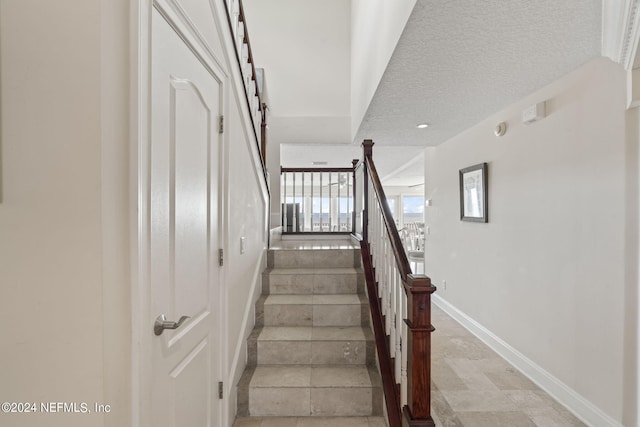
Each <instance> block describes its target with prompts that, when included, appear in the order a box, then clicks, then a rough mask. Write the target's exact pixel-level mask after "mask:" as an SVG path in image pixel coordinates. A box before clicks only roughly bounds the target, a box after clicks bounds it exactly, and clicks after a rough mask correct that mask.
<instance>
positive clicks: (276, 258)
mask: <svg viewBox="0 0 640 427" xmlns="http://www.w3.org/2000/svg"><path fill="white" fill-rule="evenodd" d="M262 292H263V295H262V296H261V297H260V299H259V300H258V302H257V305H256V327H255V329H254V331H253V332H252V334H251V336H250V337H249V342H248V349H249V360H248V366H247V369H246V371H245V373H244V375H243V377H242V379H241V381H240V384H239V387H238V416H241V417H246V416H256V417H270V416H276V417H287V416H296V417H307V416H324V417H334V416H337V417H347V416H348V417H355V416H362V417H365V416H380V415H382V388H381V381H380V376H379V373H378V369H377V367H376V356H375V343H374V338H373V334H372V332H371V328H370V325H369V316H370V315H369V308H368V305H367V302H366V297H365V295H364V277H363V274H362V271H361V269H360V250H359V248H356V247H355V246H353V245H352V244H351V242H350V241H347V240H344V241H326V240H317V241H309V242H304V241H283V242H281V244H280V245H279V246H277V247H274V248H272V249H270V250H269V253H268V268H267V270H266V271H265V272H264V274H263V290H262Z"/></svg>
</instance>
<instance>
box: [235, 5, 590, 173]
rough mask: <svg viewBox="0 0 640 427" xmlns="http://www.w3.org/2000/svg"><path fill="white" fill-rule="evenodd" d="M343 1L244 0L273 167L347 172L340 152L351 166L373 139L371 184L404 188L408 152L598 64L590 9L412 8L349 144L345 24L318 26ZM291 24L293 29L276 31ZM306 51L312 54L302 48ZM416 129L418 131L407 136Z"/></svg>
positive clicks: (411, 156) (410, 165) (413, 154)
mask: <svg viewBox="0 0 640 427" xmlns="http://www.w3.org/2000/svg"><path fill="white" fill-rule="evenodd" d="M343 1H345V0H333V1H332V2H322V1H320V0H272V2H276V3H272V2H265V1H264V0H245V10H246V12H247V14H248V18H249V31H250V33H251V39H252V42H253V43H254V44H255V46H254V56H255V57H256V59H257V61H258V64H257V65H258V66H261V67H262V66H264V67H265V76H266V85H267V87H268V89H269V97H270V101H269V102H271V104H272V107H273V110H272V113H274V115H273V117H272V118H273V120H272V124H271V125H270V129H271V131H270V141H273V142H277V143H284V145H283V146H282V149H281V153H282V165H284V166H311V161H328V162H329V163H330V164H337V165H340V166H348V163H349V160H350V159H351V158H352V157H353V152H352V151H349V150H353V149H355V152H356V153H357V154H356V157H359V145H360V142H361V141H362V140H363V139H373V140H374V141H375V143H376V147H374V158H376V162H377V164H378V165H379V168H380V169H382V170H384V173H382V172H381V175H382V176H386V177H387V179H388V180H391V179H392V178H393V181H390V182H393V183H394V184H395V185H402V183H404V184H405V185H411V184H415V183H416V182H415V181H416V177H418V176H420V175H423V172H422V163H421V162H419V161H416V158H417V155H418V154H417V153H419V152H420V150H418V151H416V149H417V148H420V149H422V148H423V147H426V146H433V145H438V144H441V143H443V142H446V141H447V140H448V139H450V138H451V137H453V136H455V135H457V134H459V133H460V132H463V131H464V130H466V129H468V128H470V127H472V126H473V125H475V124H477V123H478V122H480V121H482V120H483V119H485V118H486V117H488V116H490V115H492V114H494V113H495V112H497V111H499V110H501V109H503V108H505V107H507V106H508V105H510V104H511V103H513V102H515V101H517V100H519V99H521V98H523V97H524V96H526V95H528V94H530V93H532V92H534V91H536V90H538V89H540V88H542V87H543V86H545V85H547V84H549V83H551V82H553V81H554V80H556V79H558V78H559V77H561V76H563V75H565V74H567V73H569V72H571V71H573V70H575V69H576V68H578V67H579V66H580V65H582V64H584V63H585V62H587V61H588V60H590V59H592V58H595V57H599V56H601V49H602V18H601V16H602V2H601V0H535V1H531V0H474V1H471V0H444V1H443V0H418V1H417V3H416V5H415V8H414V10H413V12H412V14H411V16H410V17H409V20H408V23H407V25H406V27H405V30H404V32H403V34H402V36H401V37H400V40H399V42H398V44H397V46H396V49H395V51H394V53H393V55H392V57H391V60H390V62H389V64H388V66H387V68H386V70H385V72H384V74H383V77H382V79H381V81H380V83H379V85H378V88H377V90H376V92H375V95H374V97H373V100H372V101H371V104H370V105H369V108H368V110H367V113H366V114H365V117H364V119H363V121H362V123H361V125H360V127H359V130H358V132H357V133H356V137H355V139H354V140H353V141H350V138H349V137H348V136H347V135H348V134H349V132H348V126H347V123H348V121H349V117H346V116H345V111H346V110H347V107H346V106H345V98H344V97H341V96H339V94H336V91H335V89H336V88H337V87H341V88H343V90H344V91H345V94H346V90H347V89H345V88H344V81H343V77H344V75H345V71H344V70H348V69H349V64H348V61H349V59H348V55H347V56H345V55H344V43H345V42H346V41H343V42H341V41H340V40H346V38H347V37H346V36H345V28H344V26H345V24H346V22H347V21H346V19H340V20H338V21H337V23H336V22H328V21H331V20H328V19H327V18H326V14H327V13H330V12H331V11H332V10H333V11H334V12H336V11H338V9H339V8H341V7H344V3H342V2H343ZM275 4H277V5H279V6H281V7H274V5H275ZM265 8H266V9H265ZM282 8H284V9H282ZM318 8H320V9H318ZM276 9H277V10H278V13H267V12H268V11H269V10H270V11H271V12H274V11H275V10H276ZM283 10H285V11H287V13H280V12H281V11H283ZM319 10H321V11H324V12H323V13H324V15H322V14H320V13H319V12H318V11H319ZM334 12H331V13H334ZM343 12H344V11H342V12H339V13H338V14H337V15H336V16H342V17H344V15H345V14H346V13H343ZM334 14H335V13H334ZM320 15H322V16H320ZM296 17H297V18H296ZM316 18H317V19H316ZM291 19H297V20H298V21H296V22H299V23H304V25H295V26H293V25H285V24H286V23H287V22H288V21H289V20H291ZM318 21H322V25H321V24H320V23H319V22H318ZM311 24H313V25H311ZM336 25H337V27H336ZM254 30H255V31H254ZM327 31H329V32H336V33H339V34H341V36H339V37H334V36H331V37H329V36H327V35H326V32H327ZM309 43H311V44H313V43H316V44H317V45H318V46H320V47H322V49H324V50H323V52H324V53H323V54H322V55H320V56H319V54H318V52H319V50H318V49H304V48H302V47H303V46H305V45H308V44H309ZM327 43H328V44H327ZM346 43H348V42H346ZM331 46H333V47H331ZM274 49H275V50H274ZM377 54H379V52H376V51H372V52H371V55H377ZM318 60H320V61H318ZM291 72H294V74H295V75H294V76H292V75H291ZM336 72H338V74H335V73H336ZM364 77H366V76H363V78H364ZM300 81H303V82H304V83H305V84H306V89H305V90H302V89H301V88H300V86H299V84H300ZM276 92H278V94H276ZM285 95H286V96H285ZM320 95H322V96H320ZM326 95H331V96H333V98H331V97H329V96H326ZM330 99H334V101H331V102H333V104H331V102H326V101H328V100H330ZM320 101H322V102H320ZM310 102H311V104H309V103H310ZM347 102H348V101H347ZM314 108H315V109H316V110H317V111H316V110H314ZM424 122H426V123H429V124H430V126H429V127H428V128H427V129H417V128H416V125H417V124H418V123H424ZM310 143H311V144H314V145H309V144H310ZM321 143H325V144H326V143H331V144H329V145H325V146H322V145H318V144H321ZM336 143H342V144H336ZM302 144H307V145H302ZM391 148H393V149H394V150H395V151H394V150H390V149H391ZM345 150H346V151H345ZM391 153H393V154H391Z"/></svg>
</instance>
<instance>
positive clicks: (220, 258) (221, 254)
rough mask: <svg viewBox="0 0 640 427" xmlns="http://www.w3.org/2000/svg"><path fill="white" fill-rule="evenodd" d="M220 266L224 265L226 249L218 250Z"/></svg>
mask: <svg viewBox="0 0 640 427" xmlns="http://www.w3.org/2000/svg"><path fill="white" fill-rule="evenodd" d="M218 265H219V266H220V267H222V266H223V265H224V249H218Z"/></svg>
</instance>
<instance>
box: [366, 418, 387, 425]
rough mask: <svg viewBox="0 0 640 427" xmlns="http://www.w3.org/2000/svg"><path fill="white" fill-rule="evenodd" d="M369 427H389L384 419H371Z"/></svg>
mask: <svg viewBox="0 0 640 427" xmlns="http://www.w3.org/2000/svg"><path fill="white" fill-rule="evenodd" d="M369 427H387V423H386V422H385V420H384V418H383V417H369Z"/></svg>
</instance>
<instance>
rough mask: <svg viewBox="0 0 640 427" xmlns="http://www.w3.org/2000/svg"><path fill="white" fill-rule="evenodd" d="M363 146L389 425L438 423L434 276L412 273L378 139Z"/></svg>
mask: <svg viewBox="0 0 640 427" xmlns="http://www.w3.org/2000/svg"><path fill="white" fill-rule="evenodd" d="M362 147H363V153H364V155H363V161H362V162H360V164H359V165H358V166H359V167H364V170H363V177H364V179H363V182H362V183H360V184H361V187H362V192H363V199H364V205H363V211H362V222H363V229H362V240H361V242H360V245H361V248H362V260H363V269H364V272H365V281H366V284H367V293H368V296H369V305H370V308H371V318H372V322H373V330H374V335H375V338H376V350H377V352H378V360H379V362H380V373H381V376H382V384H383V390H384V393H385V401H386V404H387V414H388V416H389V425H390V427H400V426H409V427H417V426H427V427H431V426H435V423H434V421H433V419H432V418H431V388H430V386H431V332H433V331H434V328H433V326H432V325H431V294H432V293H433V292H435V290H436V288H435V286H433V285H432V284H431V279H429V277H427V276H425V275H417V274H412V272H411V266H410V264H409V261H408V259H407V255H406V252H405V249H404V247H403V245H402V241H401V239H400V235H399V233H398V229H397V227H396V224H395V221H394V219H393V215H392V214H391V210H390V209H389V204H388V202H387V198H386V196H385V194H384V189H383V188H382V184H381V182H380V177H379V176H378V172H377V170H376V167H375V164H374V161H373V149H372V148H373V141H371V140H365V141H364V142H363V143H362ZM369 187H371V188H369ZM371 191H372V192H373V194H370V192H371ZM370 203H376V205H375V206H369V204H370ZM380 217H381V218H380ZM370 228H371V229H372V230H369V229H370ZM381 239H382V240H381ZM387 249H388V250H387ZM389 252H390V254H389ZM391 259H393V261H391ZM376 263H377V264H376ZM394 275H397V277H398V281H399V282H401V286H402V289H401V290H400V289H398V288H397V286H398V285H397V283H398V282H397V281H394V280H393V279H392V277H393V276H394ZM400 294H402V295H400ZM403 297H406V301H404V300H403V299H402V298H403ZM399 319H401V320H403V322H402V321H400V322H398V320H399ZM403 323H404V324H403ZM398 357H400V360H398ZM394 367H395V369H394ZM398 372H400V375H398ZM398 376H400V378H398ZM400 414H402V415H400Z"/></svg>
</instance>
